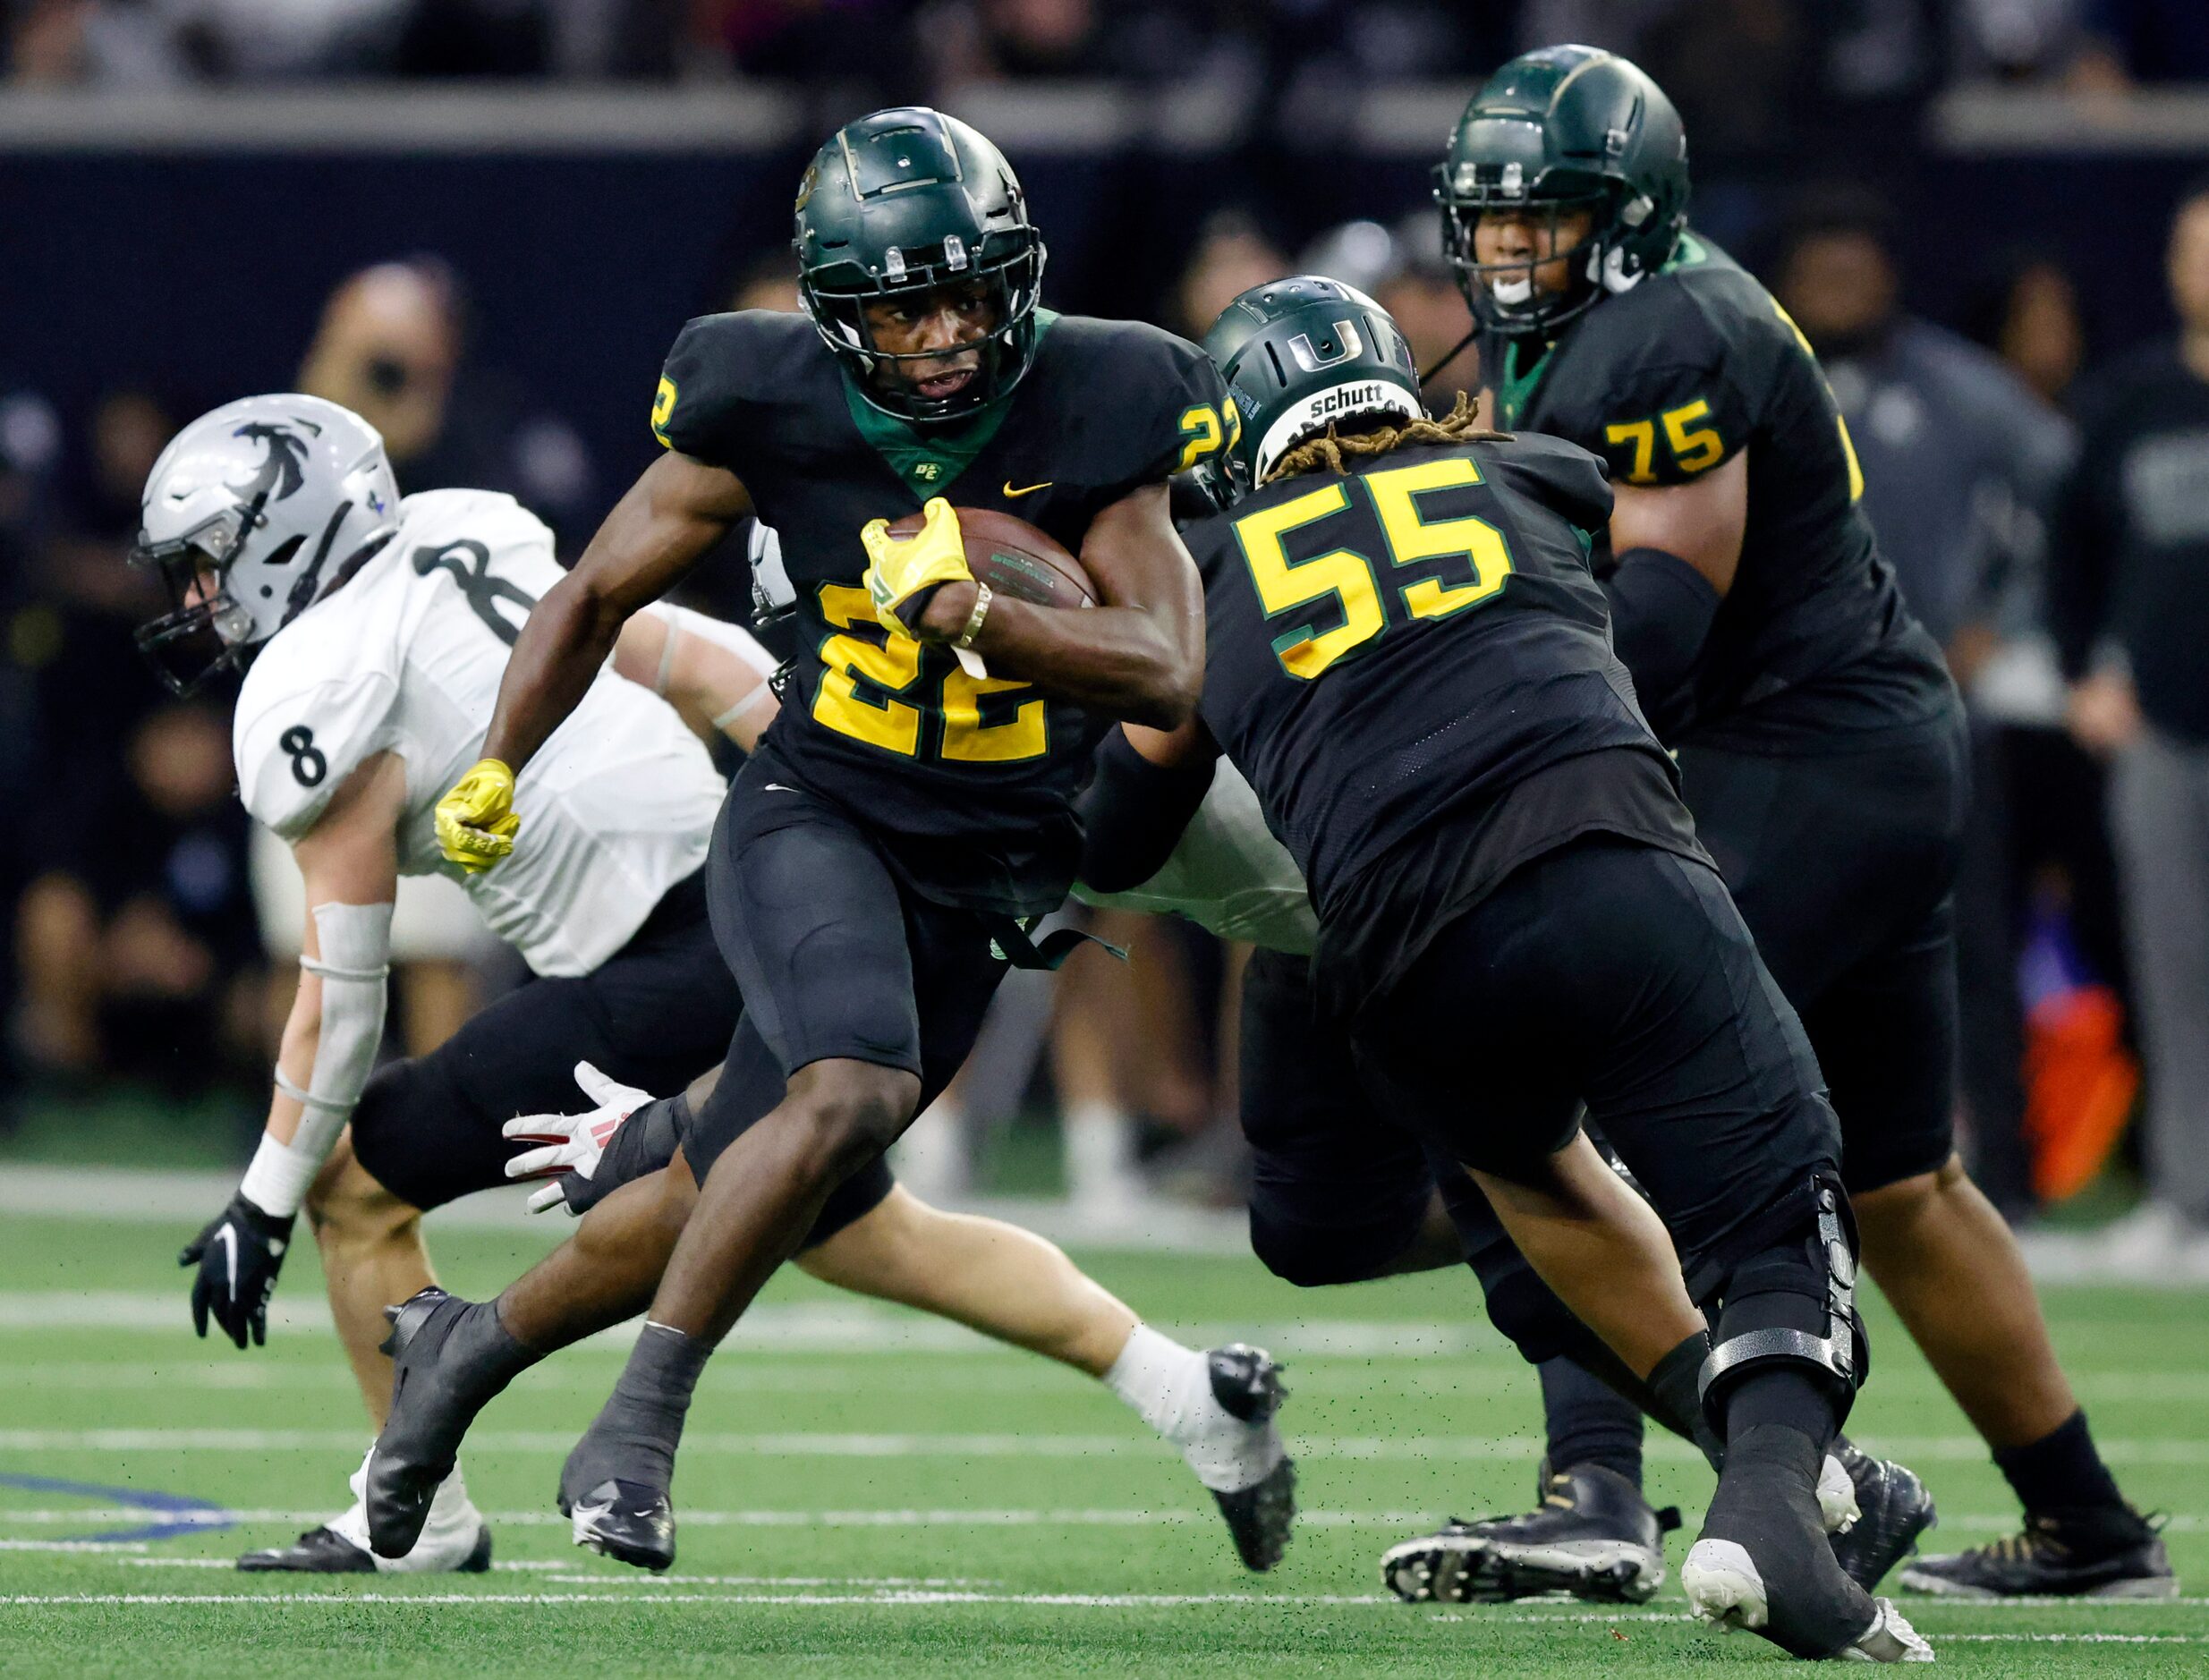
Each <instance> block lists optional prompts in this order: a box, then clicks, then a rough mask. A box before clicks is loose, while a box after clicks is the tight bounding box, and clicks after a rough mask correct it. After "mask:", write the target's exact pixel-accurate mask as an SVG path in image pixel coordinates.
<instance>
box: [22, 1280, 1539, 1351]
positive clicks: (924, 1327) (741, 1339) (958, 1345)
mask: <svg viewBox="0 0 2209 1680" xmlns="http://www.w3.org/2000/svg"><path fill="white" fill-rule="evenodd" d="M638 1322H641V1320H633V1321H632V1322H631V1323H629V1324H626V1325H622V1326H618V1327H616V1328H614V1329H611V1330H607V1331H605V1332H603V1333H602V1334H601V1335H599V1336H591V1337H590V1338H589V1339H588V1340H586V1341H584V1342H582V1343H579V1344H578V1345H579V1346H581V1347H584V1348H590V1347H593V1346H599V1347H625V1346H627V1345H629V1344H630V1343H631V1342H633V1341H634V1340H635V1339H636V1325H637V1323H638ZM268 1324H269V1328H270V1329H271V1331H276V1330H282V1331H284V1332H285V1333H287V1334H293V1335H310V1336H330V1335H334V1334H335V1331H334V1329H333V1327H332V1325H331V1323H330V1312H329V1308H328V1306H327V1304H326V1303H325V1302H322V1301H321V1300H320V1299H319V1298H316V1297H313V1296H308V1297H306V1298H303V1299H299V1298H284V1299H279V1300H277V1301H275V1302H271V1303H270V1305H269V1310H268ZM1157 1328H1159V1329H1160V1330H1162V1331H1164V1332H1166V1333H1168V1334H1170V1335H1173V1336H1178V1337H1180V1338H1181V1339H1182V1340H1183V1341H1185V1342H1189V1343H1191V1344H1192V1345H1195V1346H1198V1347H1211V1346H1217V1345H1221V1344H1224V1343H1228V1342H1258V1343H1262V1344H1265V1345H1273V1346H1275V1347H1276V1348H1277V1351H1281V1352H1284V1353H1287V1354H1292V1355H1294V1356H1295V1357H1298V1358H1304V1359H1312V1358H1342V1359H1432V1358H1435V1357H1438V1356H1449V1355H1456V1354H1469V1353H1497V1352H1500V1351H1501V1350H1503V1349H1505V1348H1506V1347H1508V1345H1509V1344H1508V1342H1506V1341H1505V1339H1504V1338H1503V1336H1502V1335H1501V1334H1500V1332H1499V1331H1497V1330H1496V1329H1495V1328H1494V1327H1492V1326H1491V1325H1490V1324H1489V1323H1488V1321H1487V1320H1486V1319H1467V1320H1465V1321H1463V1322H1460V1323H1436V1322H1434V1321H1432V1320H1428V1319H1413V1320H1406V1321H1401V1322H1395V1323H1391V1322H1389V1321H1387V1320H1385V1319H1291V1320H1287V1321H1282V1322H1277V1323H1270V1324H1186V1325H1180V1324H1168V1323H1161V1324H1160V1325H1159V1326H1158V1327H1157ZM72 1329H78V1330H117V1329H122V1330H150V1331H168V1332H172V1333H174V1334H175V1335H178V1336H191V1335H192V1328H191V1311H190V1310H189V1308H188V1306H187V1304H186V1301H185V1296H184V1292H183V1291H182V1290H179V1291H177V1292H176V1293H175V1294H145V1293H140V1292H136V1291H126V1290H112V1289H111V1290H67V1289H48V1290H25V1291H19V1292H0V1331H10V1330H72ZM726 1345H727V1346H729V1347H732V1348H736V1349H740V1350H741V1349H744V1348H752V1349H757V1350H766V1351H772V1352H781V1353H857V1354H876V1353H992V1354H996V1355H998V1356H999V1357H1002V1358H1007V1359H1018V1358H1021V1357H1023V1355H1021V1354H1019V1353H1016V1352H1015V1351H1013V1350H1010V1349H1007V1347H1006V1346H1005V1345H1003V1344H1002V1343H998V1342H993V1341H991V1340H990V1339H989V1338H988V1337H987V1336H983V1335H981V1332H979V1331H977V1330H970V1329H967V1328H965V1327H964V1326H963V1325H957V1324H953V1323H951V1322H950V1321H949V1320H948V1319H937V1318H930V1316H928V1315H927V1314H925V1313H922V1312H919V1311H914V1310H913V1309H912V1308H908V1307H888V1306H877V1305H872V1304H870V1303H868V1302H861V1301H856V1300H854V1301H850V1302H835V1303H833V1304H830V1303H826V1302H805V1303H789V1304H780V1303H769V1304H768V1305H766V1306H760V1307H754V1308H753V1309H752V1311H749V1312H747V1313H746V1314H745V1315H744V1316H743V1318H742V1319H738V1320H737V1323H736V1328H735V1330H734V1331H732V1332H731V1333H730V1335H729V1337H728V1341H727V1343H726Z"/></svg>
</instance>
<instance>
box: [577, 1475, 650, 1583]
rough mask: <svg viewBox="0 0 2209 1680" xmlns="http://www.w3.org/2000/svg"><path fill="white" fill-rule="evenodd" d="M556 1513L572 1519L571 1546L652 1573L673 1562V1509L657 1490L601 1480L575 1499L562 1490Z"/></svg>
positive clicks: (630, 1483) (638, 1485) (622, 1482)
mask: <svg viewBox="0 0 2209 1680" xmlns="http://www.w3.org/2000/svg"><path fill="white" fill-rule="evenodd" d="M560 1515H563V1516H565V1517H570V1518H573V1521H574V1523H575V1544H577V1545H578V1546H587V1547H589V1548H590V1549H591V1550H592V1551H594V1552H597V1553H599V1555H600V1556H601V1557H611V1558H612V1559H614V1561H615V1562H616V1563H623V1564H631V1565H634V1566H635V1567H637V1568H639V1569H649V1570H650V1571H651V1572H652V1573H653V1574H658V1573H659V1572H660V1571H661V1570H663V1569H666V1568H667V1567H669V1566H670V1565H673V1564H674V1562H675V1506H673V1505H672V1504H670V1503H669V1502H668V1498H667V1495H666V1494H664V1493H662V1492H661V1491H660V1490H659V1489H657V1488H648V1487H646V1486H644V1485H643V1484H642V1483H641V1482H635V1481H601V1482H599V1484H598V1486H596V1487H595V1488H592V1489H590V1491H589V1492H588V1493H585V1494H582V1495H581V1496H580V1497H578V1498H573V1500H571V1499H570V1498H569V1496H568V1493H567V1491H566V1489H565V1488H563V1489H561V1492H560Z"/></svg>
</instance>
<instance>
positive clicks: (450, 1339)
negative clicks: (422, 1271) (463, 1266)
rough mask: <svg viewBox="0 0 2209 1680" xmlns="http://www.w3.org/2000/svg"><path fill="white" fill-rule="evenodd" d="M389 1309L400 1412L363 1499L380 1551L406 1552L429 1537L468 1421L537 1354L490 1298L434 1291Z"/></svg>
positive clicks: (386, 1349)
mask: <svg viewBox="0 0 2209 1680" xmlns="http://www.w3.org/2000/svg"><path fill="white" fill-rule="evenodd" d="M384 1314H385V1316H386V1317H387V1318H388V1319H390V1320H391V1334H390V1336H387V1337H386V1338H385V1341H384V1345H383V1347H382V1349H381V1350H380V1351H381V1352H383V1353H388V1354H389V1355H390V1356H391V1362H392V1373H391V1415H390V1417H389V1418H388V1419H387V1421H386V1422H385V1424H384V1428H383V1433H381V1434H380V1435H378V1437H377V1438H376V1447H375V1450H374V1451H373V1452H371V1453H370V1455H369V1462H368V1472H367V1481H366V1484H365V1492H364V1494H363V1496H362V1502H363V1504H364V1505H365V1506H366V1507H367V1511H368V1531H369V1544H370V1546H372V1547H374V1548H376V1554H377V1556H378V1557H405V1556H406V1555H407V1553H409V1552H410V1551H412V1550H413V1549H414V1542H415V1541H416V1540H420V1539H421V1532H422V1526H423V1524H425V1523H428V1522H429V1502H430V1501H431V1500H432V1499H434V1498H436V1497H437V1492H438V1484H439V1483H441V1482H443V1481H444V1480H445V1479H446V1477H447V1476H449V1475H451V1474H452V1473H453V1464H454V1462H455V1459H456V1458H457V1457H458V1455H459V1453H460V1442H461V1438H462V1437H463V1435H465V1434H466V1433H467V1432H468V1426H469V1425H470V1424H471V1423H472V1422H474V1421H475V1416H476V1413H478V1412H480V1411H481V1410H482V1409H483V1407H484V1406H485V1405H486V1404H488V1403H489V1401H490V1400H492V1399H493V1398H494V1397H495V1396H497V1394H498V1393H499V1391H500V1390H501V1389H503V1388H505V1387H506V1385H507V1384H508V1383H509V1382H511V1381H513V1380H514V1374H515V1373H516V1372H517V1371H519V1370H523V1368H524V1367H525V1366H526V1365H528V1363H529V1362H530V1360H529V1356H528V1355H527V1353H524V1352H523V1350H522V1347H521V1344H520V1343H518V1342H516V1341H515V1340H514V1338H513V1337H512V1336H508V1335H507V1334H506V1330H505V1329H504V1328H502V1327H501V1326H500V1325H499V1322H498V1310H497V1307H496V1306H495V1305H493V1304H492V1303H490V1302H482V1303H480V1304H479V1303H476V1302H467V1301H463V1300H461V1299H460V1298H459V1297H458V1296H456V1295H448V1294H446V1293H445V1291H444V1290H442V1289H435V1288H431V1289H424V1290H422V1291H421V1292H420V1293H418V1294H414V1295H412V1296H411V1297H410V1298H408V1299H407V1300H406V1301H404V1302H402V1303H401V1304H400V1305H398V1306H395V1307H387V1308H385V1309H384Z"/></svg>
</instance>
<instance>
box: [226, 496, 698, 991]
mask: <svg viewBox="0 0 2209 1680" xmlns="http://www.w3.org/2000/svg"><path fill="white" fill-rule="evenodd" d="M561 575H562V573H561V571H560V567H559V564H558V563H557V562H556V561H555V560H554V559H553V557H552V534H551V532H549V531H548V530H546V529H545V527H544V525H543V524H542V523H541V522H540V521H539V520H538V519H537V518H536V516H535V515H533V514H531V513H529V512H528V511H527V510H526V509H524V508H523V506H522V505H520V504H519V503H517V502H516V501H514V498H513V497H512V496H500V495H496V494H493V493H492V492H489V491H483V490H432V491H427V492H424V493H423V494H421V495H419V496H408V497H407V498H406V499H405V500H404V502H402V503H401V504H400V522H399V530H398V534H397V535H396V536H395V538H393V539H392V540H391V542H390V543H389V544H387V546H386V547H384V548H383V550H382V551H381V552H380V553H378V554H377V555H376V556H374V557H373V558H371V559H370V561H368V563H367V564H365V565H363V566H362V567H361V570H360V571H359V572H358V573H355V574H354V575H353V577H352V578H351V579H350V580H349V581H346V582H345V583H344V586H343V587H342V588H340V589H337V590H334V591H332V592H331V593H329V594H328V595H326V596H325V597H324V598H322V599H321V600H320V601H319V602H317V603H316V604H315V605H314V606H313V607H310V608H309V609H308V610H307V611H305V612H304V613H302V614H301V615H299V616H298V617H297V618H296V619H294V620H293V622H292V623H291V624H287V625H285V628H284V629H282V630H281V631H279V632H276V635H275V636H274V637H272V638H271V639H270V640H269V641H268V645H267V646H266V647H264V648H263V649H261V651H260V654H259V658H256V659H255V660H254V662H253V664H252V666H251V669H250V670H249V671H248V672H247V674H246V678H245V685H244V688H243V689H242V692H240V694H239V697H238V708H237V714H236V719H235V724H234V731H233V738H232V739H233V751H234V753H235V755H236V759H237V770H238V786H239V791H240V793H241V794H242V797H243V798H244V801H245V805H246V809H247V810H250V811H251V813H252V814H253V816H254V817H255V818H257V819H259V820H260V821H261V822H264V823H266V824H267V825H268V827H270V828H272V829H274V830H275V831H276V833H277V834H278V835H280V836H283V837H284V838H285V840H288V841H295V840H297V839H299V838H300V837H301V836H302V835H304V834H306V833H307V832H308V831H309V830H310V829H311V828H312V827H314V825H315V823H316V821H317V820H318V819H319V818H320V817H321V815H322V812H323V810H325V809H326V808H327V805H328V803H329V801H330V796H331V795H332V794H333V793H336V790H337V788H338V786H339V785H341V784H342V783H343V782H344V779H345V777H346V776H349V775H351V774H352V773H353V770H354V769H355V768H358V767H359V766H360V764H361V761H362V760H363V759H366V758H368V757H369V756H370V754H372V753H376V752H381V751H392V752H395V753H396V754H398V755H399V757H401V758H402V759H404V760H405V763H406V809H405V813H404V816H403V818H402V819H401V820H400V825H399V835H398V857H399V870H400V872H401V873H402V874H404V875H427V874H443V875H446V876H450V877H453V878H457V879H460V880H462V881H463V885H465V886H466V887H467V889H468V893H469V895H470V896H471V897H472V899H474V901H475V904H476V906H477V908H478V909H479V910H480V911H481V912H482V914H483V919H484V921H486V922H488V923H489V925H490V927H491V929H493V930H494V931H495V932H497V934H498V935H499V936H500V937H502V938H506V939H507V940H509V941H511V942H512V943H513V944H514V946H516V947H517V948H518V949H519V950H520V951H521V953H522V955H523V957H525V958H526V959H527V960H528V962H529V965H530V967H531V969H533V970H534V971H535V972H538V973H540V974H583V973H588V972H590V970H592V969H594V968H596V967H597V966H598V965H599V963H602V962H604V961H605V960H606V959H607V957H609V956H611V955H613V954H614V953H615V952H616V951H617V950H619V949H620V948H621V947H622V946H623V945H624V944H625V943H626V942H627V941H628V939H629V937H630V936H631V935H632V934H633V933H634V932H635V931H636V929H637V928H638V927H639V926H640V925H641V923H642V922H643V921H644V919H645V917H646V916H648V915H650V913H651V911H652V907H653V906H654V905H655V904H658V902H659V899H660V895H662V894H664V893H665V892H666V891H667V888H668V887H672V886H674V885H675V883H676V882H677V881H680V880H682V879H683V878H684V877H685V876H687V875H689V874H691V873H692V871H693V870H696V869H697V868H698V867H699V866H700V865H701V863H703V862H704V861H705V856H706V844H707V841H708V839H709V836H710V835H711V833H712V829H713V820H714V817H715V814H716V813H717V812H718V810H719V808H720V803H721V798H722V794H723V792H724V788H723V784H722V782H721V778H720V776H718V773H716V771H715V770H714V768H713V764H712V761H711V759H709V758H708V757H707V754H706V750H705V748H704V747H703V746H701V744H700V743H699V741H698V739H697V737H696V736H694V735H692V734H691V732H690V730H689V729H688V728H686V727H685V726H684V723H683V721H682V719H681V718H680V717H677V716H676V714H675V708H673V707H671V706H669V705H668V704H667V702H666V701H664V700H659V699H658V698H657V697H655V696H654V695H653V694H652V693H651V692H650V691H649V690H646V689H643V688H641V687H639V686H638V685H636V684H635V683H630V682H627V681H624V679H623V678H621V677H618V676H616V675H614V673H613V671H612V670H611V669H610V668H608V669H607V670H603V671H601V672H600V673H599V675H598V678H597V680H596V681H595V682H593V683H591V685H590V692H588V693H587V694H585V695H584V696H583V700H582V704H581V705H579V706H577V707H576V708H575V709H574V711H573V712H572V713H571V714H569V716H568V717H567V719H566V721H565V722H564V723H563V724H562V725H560V726H559V728H558V729H556V730H555V731H554V732H553V734H552V737H551V739H549V740H548V741H547V742H545V744H544V745H543V746H542V747H541V748H540V749H539V751H538V752H537V755H536V757H534V758H533V759H531V760H530V762H529V763H528V765H527V766H525V767H524V768H523V771H522V775H521V777H520V780H519V783H518V785H517V786H516V789H515V797H514V810H516V811H517V812H518V813H519V814H520V816H521V819H522V829H521V833H520V835H519V836H518V837H517V839H516V842H515V845H514V855H513V856H512V857H510V858H508V859H507V860H506V861H505V862H503V863H500V864H498V865H497V867H496V868H493V869H491V870H486V871H485V872H483V873H482V874H480V875H475V876H464V875H463V874H462V872H461V870H459V868H458V867H457V866H456V865H454V864H449V863H447V862H446V861H445V858H444V855H443V853H440V852H439V850H438V841H437V834H436V830H435V826H434V822H433V814H434V812H435V810H436V807H437V802H438V800H439V799H441V798H443V797H444V795H445V793H446V789H447V788H449V787H451V786H452V785H453V784H454V783H455V781H457V780H458V779H459V778H460V776H461V775H462V774H463V772H464V771H466V770H467V768H469V766H471V765H472V764H473V763H474V762H475V761H476V759H478V758H480V756H481V754H482V751H483V737H484V734H485V732H486V731H487V730H488V729H489V727H490V721H491V709H492V707H493V706H494V704H495V703H496V702H497V698H498V684H499V680H500V678H501V677H502V676H504V675H505V674H506V657H507V655H508V653H509V652H510V651H511V650H512V649H513V646H514V637H515V635H516V634H517V633H518V632H519V631H520V629H521V625H522V622H523V618H524V617H525V616H527V615H528V613H529V611H530V609H531V607H533V606H535V605H536V603H537V601H538V599H539V598H540V597H541V596H542V595H543V594H544V592H545V591H546V590H548V589H550V588H551V587H552V586H553V585H554V584H555V583H556V582H557V581H559V579H560V577H561Z"/></svg>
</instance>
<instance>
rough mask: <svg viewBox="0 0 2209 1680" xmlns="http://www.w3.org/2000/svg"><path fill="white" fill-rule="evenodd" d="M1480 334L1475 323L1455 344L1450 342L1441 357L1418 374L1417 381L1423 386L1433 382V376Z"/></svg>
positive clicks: (1460, 353) (1455, 359)
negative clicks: (1430, 366)
mask: <svg viewBox="0 0 2209 1680" xmlns="http://www.w3.org/2000/svg"><path fill="white" fill-rule="evenodd" d="M1480 335H1481V329H1480V327H1479V326H1478V325H1477V324H1475V325H1474V328H1473V330H1472V331H1471V332H1469V333H1467V334H1466V335H1465V336H1464V337H1463V338H1460V339H1459V340H1458V341H1457V343H1456V344H1452V345H1451V346H1450V347H1449V349H1448V350H1447V351H1445V352H1443V354H1442V359H1441V360H1440V361H1438V362H1436V363H1435V364H1434V365H1433V366H1432V368H1429V369H1427V370H1426V371H1425V372H1423V373H1422V374H1421V375H1420V376H1419V383H1420V384H1421V385H1423V386H1425V385H1432V383H1433V382H1434V376H1435V375H1436V374H1438V373H1440V372H1441V370H1442V369H1445V368H1447V367H1448V366H1449V364H1450V363H1451V362H1453V361H1457V358H1458V357H1459V356H1461V355H1463V354H1464V353H1465V351H1466V346H1467V345H1468V344H1471V343H1472V342H1473V341H1474V339H1476V338H1478V337H1479V336H1480Z"/></svg>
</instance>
